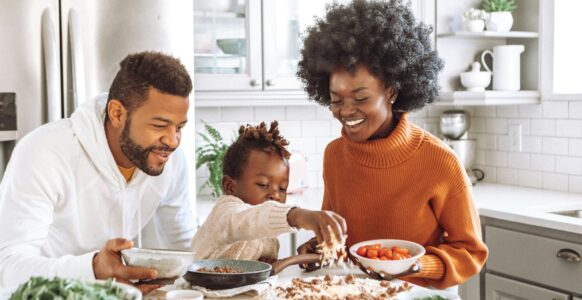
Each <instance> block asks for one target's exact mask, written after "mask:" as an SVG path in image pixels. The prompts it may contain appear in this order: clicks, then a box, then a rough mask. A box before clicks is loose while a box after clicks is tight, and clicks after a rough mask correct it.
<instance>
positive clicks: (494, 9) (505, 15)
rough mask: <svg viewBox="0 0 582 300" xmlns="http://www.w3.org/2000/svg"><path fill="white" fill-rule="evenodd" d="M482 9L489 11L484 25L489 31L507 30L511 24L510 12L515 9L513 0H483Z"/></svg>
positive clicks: (515, 5)
mask: <svg viewBox="0 0 582 300" xmlns="http://www.w3.org/2000/svg"><path fill="white" fill-rule="evenodd" d="M483 9H484V10H485V11H486V12H488V13H489V18H488V19H487V20H486V22H485V26H486V27H487V30H489V31H509V30H511V26H513V16H512V15H511V12H512V11H514V10H515V9H517V4H515V0H483Z"/></svg>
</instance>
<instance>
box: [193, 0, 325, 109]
mask: <svg viewBox="0 0 582 300" xmlns="http://www.w3.org/2000/svg"><path fill="white" fill-rule="evenodd" d="M330 2H331V0H310V1H304V0H276V1H275V0H263V1H261V0H195V1H194V66H195V75H194V87H195V93H196V103H197V104H196V105H197V106H210V105H212V106H214V105H219V104H218V103H222V104H226V105H229V103H230V104H232V103H234V104H232V105H235V104H236V103H237V101H238V103H240V101H241V100H245V99H246V100H249V99H258V100H261V99H263V100H265V99H271V100H272V101H279V99H280V98H284V99H286V100H292V101H305V100H306V96H305V94H304V93H303V91H302V87H301V84H300V82H299V80H298V79H297V77H296V76H295V73H296V71H297V63H298V61H299V58H300V49H301V37H300V36H301V34H302V33H303V32H304V31H305V29H306V28H307V26H309V25H311V24H313V21H314V16H322V15H323V14H324V13H325V5H326V3H330ZM241 92H244V93H241ZM271 92H273V93H271ZM253 101H254V100H253ZM303 103H304V102H303ZM245 105H248V104H245Z"/></svg>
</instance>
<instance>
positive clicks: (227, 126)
mask: <svg viewBox="0 0 582 300" xmlns="http://www.w3.org/2000/svg"><path fill="white" fill-rule="evenodd" d="M210 125H211V126H212V127H214V128H215V129H216V130H218V132H220V135H221V136H222V139H223V140H224V141H225V142H226V143H227V144H230V142H231V141H233V140H235V139H236V138H237V137H238V129H239V128H240V125H239V124H238V123H233V122H225V123H215V124H210Z"/></svg>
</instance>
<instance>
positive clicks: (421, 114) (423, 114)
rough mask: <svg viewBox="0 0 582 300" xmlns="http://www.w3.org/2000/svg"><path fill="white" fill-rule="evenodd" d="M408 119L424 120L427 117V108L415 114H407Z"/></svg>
mask: <svg viewBox="0 0 582 300" xmlns="http://www.w3.org/2000/svg"><path fill="white" fill-rule="evenodd" d="M409 116H410V118H414V119H422V118H426V117H428V108H426V107H425V108H423V109H421V110H417V111H415V112H411V113H410V114H409Z"/></svg>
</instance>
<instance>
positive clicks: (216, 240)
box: [192, 196, 295, 259]
mask: <svg viewBox="0 0 582 300" xmlns="http://www.w3.org/2000/svg"><path fill="white" fill-rule="evenodd" d="M293 207H294V206H290V205H285V204H282V203H279V202H275V201H267V202H264V203H262V204H259V205H254V206H253V205H249V204H247V203H244V202H243V201H242V200H240V199H239V198H236V197H233V196H223V197H221V198H219V199H218V200H217V202H216V204H215V205H214V207H213V208H212V211H211V212H210V214H209V215H208V217H207V219H206V221H204V224H202V226H201V227H200V228H199V229H198V231H197V232H196V235H195V236H194V239H193V240H192V250H193V252H194V253H195V256H196V257H197V258H199V259H203V258H207V257H209V255H211V254H212V253H213V252H214V251H216V249H219V248H223V247H225V246H226V245H229V244H232V243H234V242H238V241H248V240H254V239H261V238H270V237H277V236H278V235H280V234H283V233H289V232H293V231H295V229H294V228H293V227H291V226H289V223H288V222H287V213H288V212H289V210H290V209H291V208H293Z"/></svg>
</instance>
